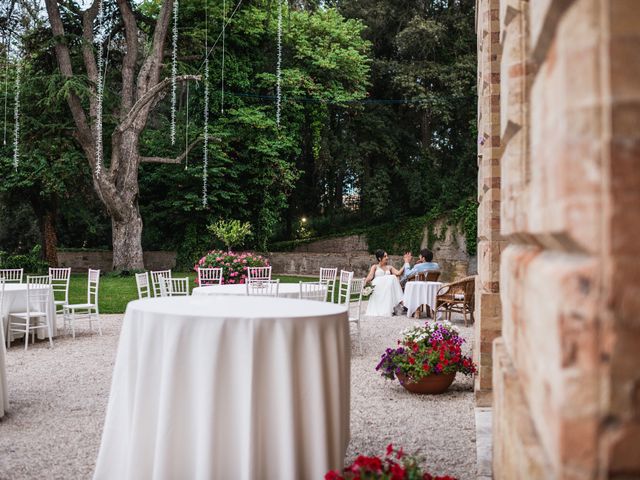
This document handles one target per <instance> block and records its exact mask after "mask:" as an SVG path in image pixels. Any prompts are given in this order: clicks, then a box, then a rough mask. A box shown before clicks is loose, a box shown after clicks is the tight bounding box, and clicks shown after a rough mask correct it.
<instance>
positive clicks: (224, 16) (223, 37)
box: [220, 0, 227, 115]
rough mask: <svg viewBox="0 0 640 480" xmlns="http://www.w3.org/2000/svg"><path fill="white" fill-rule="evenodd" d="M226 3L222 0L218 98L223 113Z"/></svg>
mask: <svg viewBox="0 0 640 480" xmlns="http://www.w3.org/2000/svg"><path fill="white" fill-rule="evenodd" d="M226 16H227V3H226V1H225V0H222V75H221V78H222V80H221V82H220V85H221V90H222V91H221V99H220V111H221V112H222V114H223V115H224V50H225V36H226V30H227V18H226Z"/></svg>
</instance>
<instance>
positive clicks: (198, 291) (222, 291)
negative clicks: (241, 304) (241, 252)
mask: <svg viewBox="0 0 640 480" xmlns="http://www.w3.org/2000/svg"><path fill="white" fill-rule="evenodd" d="M246 294H247V286H246V285H244V284H242V285H240V284H237V283H236V284H233V283H231V284H225V285H207V286H206V287H196V288H194V289H193V292H191V295H246ZM278 296H279V297H286V298H298V297H299V296H300V285H299V284H297V283H281V284H279V285H278Z"/></svg>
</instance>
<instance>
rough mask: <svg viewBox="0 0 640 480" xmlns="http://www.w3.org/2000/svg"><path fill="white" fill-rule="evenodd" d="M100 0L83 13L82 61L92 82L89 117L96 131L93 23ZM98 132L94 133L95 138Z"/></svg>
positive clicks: (95, 66) (96, 71) (95, 73)
mask: <svg viewBox="0 0 640 480" xmlns="http://www.w3.org/2000/svg"><path fill="white" fill-rule="evenodd" d="M98 7H99V0H93V4H92V5H91V6H90V7H89V8H88V9H87V10H85V11H84V12H82V40H83V42H82V59H83V60H84V66H85V68H86V70H87V78H89V81H90V82H91V84H90V86H89V90H90V91H91V95H89V117H90V118H91V119H92V120H93V121H92V125H93V127H92V129H93V130H95V124H96V122H95V119H96V109H97V103H96V88H97V86H98V82H99V81H100V79H99V78H98V67H97V65H96V57H95V55H94V54H93V21H94V20H95V19H96V16H97V15H98ZM95 134H96V132H95V131H94V137H95Z"/></svg>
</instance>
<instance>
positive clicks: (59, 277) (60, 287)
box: [49, 268, 71, 314]
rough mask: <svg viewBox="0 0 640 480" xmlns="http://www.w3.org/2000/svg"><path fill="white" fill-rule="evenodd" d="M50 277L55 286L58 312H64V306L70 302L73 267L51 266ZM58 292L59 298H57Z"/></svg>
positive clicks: (54, 298) (54, 299)
mask: <svg viewBox="0 0 640 480" xmlns="http://www.w3.org/2000/svg"><path fill="white" fill-rule="evenodd" d="M49 278H50V279H51V287H52V288H53V303H54V305H55V306H56V314H58V313H64V306H65V305H67V304H68V303H69V281H70V280H71V268H49ZM56 294H57V296H58V298H56Z"/></svg>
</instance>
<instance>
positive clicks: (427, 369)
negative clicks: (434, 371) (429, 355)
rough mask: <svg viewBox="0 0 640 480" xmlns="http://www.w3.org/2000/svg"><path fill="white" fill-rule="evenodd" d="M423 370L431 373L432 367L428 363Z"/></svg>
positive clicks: (423, 366)
mask: <svg viewBox="0 0 640 480" xmlns="http://www.w3.org/2000/svg"><path fill="white" fill-rule="evenodd" d="M422 370H424V371H425V372H427V373H429V370H431V367H429V364H428V363H425V364H423V365H422Z"/></svg>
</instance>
